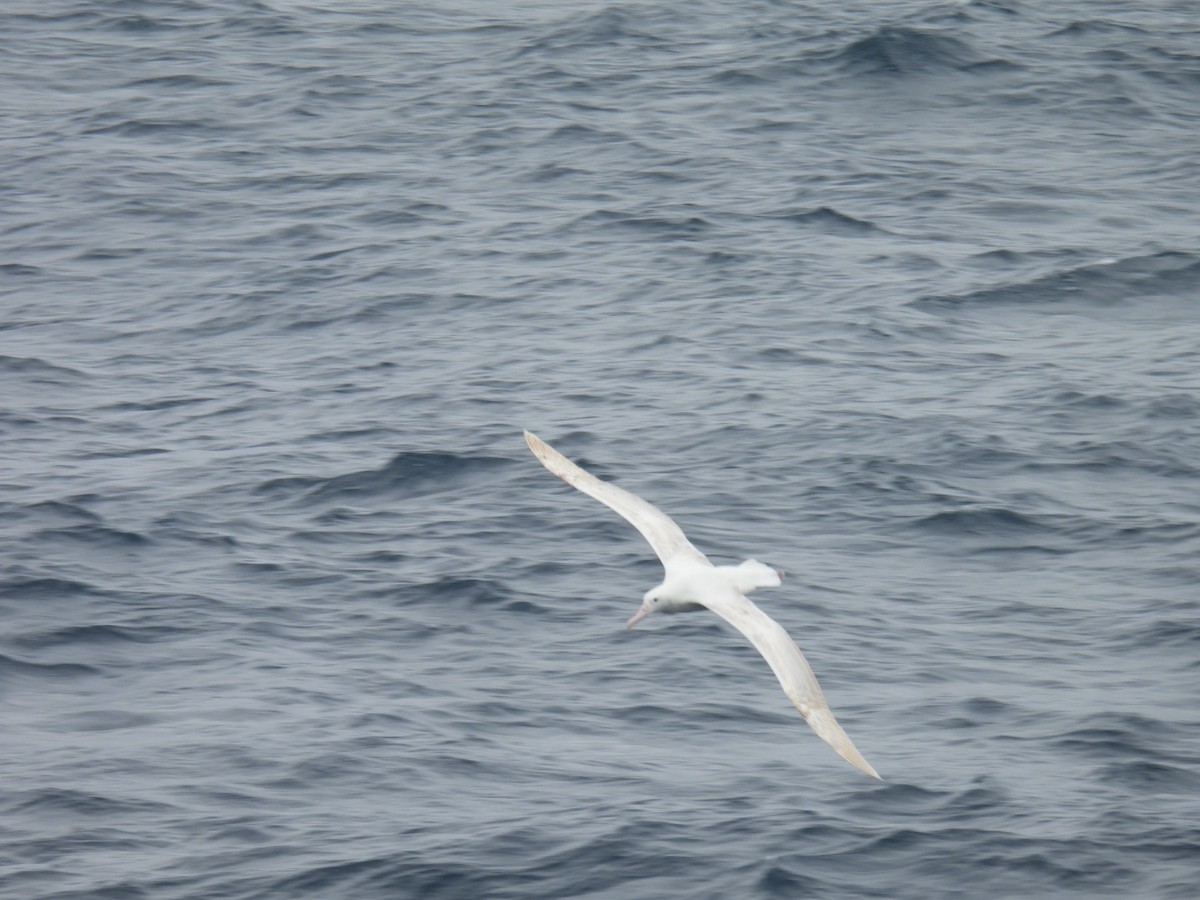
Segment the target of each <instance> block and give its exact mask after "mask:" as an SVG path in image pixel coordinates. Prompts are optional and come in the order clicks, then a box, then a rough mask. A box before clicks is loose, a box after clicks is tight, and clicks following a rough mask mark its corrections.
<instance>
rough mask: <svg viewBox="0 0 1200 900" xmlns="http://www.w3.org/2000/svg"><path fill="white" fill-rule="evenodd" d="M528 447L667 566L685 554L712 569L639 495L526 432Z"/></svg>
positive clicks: (671, 525) (542, 461)
mask: <svg viewBox="0 0 1200 900" xmlns="http://www.w3.org/2000/svg"><path fill="white" fill-rule="evenodd" d="M525 443H527V444H528V445H529V449H530V450H532V451H533V455H534V456H536V457H537V458H538V459H539V460H541V463H542V465H543V466H545V467H546V468H547V469H549V470H550V471H551V472H553V473H554V474H555V475H557V476H558V477H559V478H561V479H562V480H563V481H565V482H566V483H567V484H569V485H571V486H572V487H574V488H578V489H579V490H581V491H583V492H584V493H585V494H587V495H588V496H589V497H594V498H595V499H597V500H599V501H600V502H601V503H603V504H604V505H605V506H607V507H608V508H609V509H612V510H615V511H616V512H618V513H620V514H621V515H622V516H624V517H625V519H627V520H628V521H629V524H631V525H632V526H633V527H634V528H636V529H637V530H638V531H640V532H641V533H642V537H644V538H645V539H646V540H647V541H649V542H650V546H651V547H653V548H654V552H655V553H657V554H658V558H659V559H661V560H662V562H663V565H664V566H665V565H666V564H667V562H668V560H671V559H672V558H675V557H678V556H679V555H680V554H684V556H685V557H687V558H691V559H693V560H695V561H699V562H703V563H704V564H706V565H711V563H709V561H708V558H707V557H705V555H704V554H703V553H701V552H700V551H699V550H697V549H696V548H695V547H693V546H692V543H691V541H689V540H688V539H687V537H686V536H685V535H684V533H683V531H682V530H681V529H680V527H679V526H678V525H676V524H675V523H674V522H673V521H672V520H671V519H670V517H669V516H667V515H666V513H664V512H663V511H662V510H660V509H658V507H656V506H652V505H651V504H649V503H647V502H646V501H645V500H643V499H642V498H641V497H639V496H637V495H636V494H631V493H630V492H629V491H627V490H625V489H624V488H619V487H617V486H616V485H615V484H610V483H609V482H607V481H601V480H600V479H599V478H597V477H596V476H595V475H593V474H591V473H590V472H586V471H584V470H583V469H581V468H579V466H577V465H575V463H573V462H571V461H570V460H569V459H567V458H566V457H565V456H563V455H562V454H561V453H559V452H558V451H557V450H555V449H554V448H553V447H551V446H550V445H549V444H547V443H546V442H545V441H543V440H542V439H541V438H539V437H538V436H537V435H535V434H531V433H530V432H528V431H526V432H525Z"/></svg>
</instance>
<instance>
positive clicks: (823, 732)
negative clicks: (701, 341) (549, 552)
mask: <svg viewBox="0 0 1200 900" xmlns="http://www.w3.org/2000/svg"><path fill="white" fill-rule="evenodd" d="M525 443H527V444H528V445H529V449H530V450H532V451H533V455H534V456H536V457H537V458H538V459H539V460H540V461H541V463H542V465H543V466H545V467H546V468H547V469H549V470H550V471H551V472H553V473H554V474H555V475H557V476H558V477H559V478H561V479H562V480H563V481H565V482H566V483H567V484H569V485H571V486H572V487H574V488H577V489H578V490H580V491H583V493H585V494H587V495H588V496H590V497H593V498H595V499H596V500H599V501H600V502H601V503H603V504H604V505H605V506H607V507H609V508H610V509H612V510H613V511H614V512H617V513H619V514H620V515H621V516H623V517H624V518H625V519H626V520H628V522H629V524H630V525H632V526H633V527H634V528H636V529H637V530H638V531H640V532H641V534H642V537H644V538H645V539H646V540H647V541H648V542H649V543H650V546H651V547H652V548H653V550H654V552H655V553H657V554H658V558H659V559H660V560H661V561H662V564H663V569H664V570H665V576H664V577H663V580H662V583H661V584H659V585H658V586H657V587H653V588H651V589H650V590H648V591H647V592H646V594H645V596H643V597H642V605H641V608H639V609H638V611H637V612H636V613H635V614H634V616H633V618H631V619H630V620H629V622H628V623H627V625H626V627H627V628H632V627H633V626H634V625H636V624H637V623H638V622H640V621H641V620H642V619H644V618H646V616H648V615H650V614H651V613H654V612H668V613H669V612H688V611H691V610H697V609H709V610H711V611H712V612H715V613H716V614H717V615H718V616H720V617H721V618H722V619H724V620H725V621H726V622H728V623H729V624H730V625H732V626H733V627H734V628H736V629H737V630H738V631H740V632H741V633H742V634H744V635H745V636H746V637H747V638H748V639H749V640H750V643H751V644H753V645H754V647H755V649H757V650H758V652H759V653H761V654H762V656H763V659H765V660H766V661H767V664H768V665H769V666H770V667H771V671H772V672H774V673H775V677H776V678H778V679H779V683H780V685H782V686H783V692H784V693H785V694H787V696H788V699H789V700H791V701H792V704H793V705H794V706H795V707H796V709H798V710H799V711H800V715H802V716H804V719H805V721H807V722H808V724H809V726H810V727H811V728H812V730H813V731H815V732H816V733H817V736H818V737H819V738H820V739H821V740H823V741H824V742H825V743H827V744H828V745H829V746H830V747H832V748H833V749H834V750H836V751H837V753H838V755H839V756H841V757H842V759H844V760H846V762H848V763H850V765H852V766H854V767H855V768H857V769H860V770H861V771H863V772H866V773H867V774H868V775H870V776H871V777H873V778H879V773H878V772H876V771H875V770H874V769H873V768H872V767H871V764H870V763H868V762H867V761H866V759H864V758H863V755H862V754H861V753H859V752H858V748H856V747H855V746H854V744H853V743H852V742H851V740H850V738H849V737H848V736H847V735H846V732H844V731H843V730H842V726H840V725H839V724H838V722H837V719H835V718H834V717H833V712H832V711H831V710H830V709H829V704H828V703H827V702H826V700H825V694H824V693H823V692H822V691H821V686H820V685H819V684H817V678H816V676H815V675H814V674H813V670H812V668H811V667H810V666H809V664H808V660H806V659H805V658H804V654H803V653H801V652H800V648H799V647H797V646H796V643H795V641H793V640H792V639H791V638H790V637H789V636H788V633H787V632H786V631H784V629H783V626H781V625H780V624H779V623H778V622H776V621H775V620H774V619H772V618H771V617H770V616H768V615H767V614H766V613H764V612H763V611H762V610H761V609H759V608H758V607H757V606H755V605H754V604H753V603H751V602H750V601H749V600H748V599H747V598H746V595H747V594H748V593H750V592H751V591H752V590H754V589H755V588H760V587H777V586H778V585H779V584H780V583H781V579H782V575H783V573H782V572H779V571H777V570H775V569H772V568H771V567H770V566H766V565H763V564H762V563H760V562H758V560H754V559H748V560H746V561H745V562H743V563H741V564H740V565H737V566H714V565H713V564H712V563H711V562H709V561H708V557H706V556H705V555H704V554H703V553H701V552H700V551H699V550H697V549H696V548H695V547H693V546H692V543H691V541H689V540H688V539H687V537H686V536H685V535H684V533H683V531H682V530H681V529H680V527H679V526H678V525H676V524H675V522H674V521H672V520H671V518H670V517H668V516H667V515H666V514H664V513H663V512H662V511H661V510H659V509H658V508H657V507H656V506H652V505H651V504H649V503H647V502H646V501H645V500H643V499H642V498H641V497H639V496H637V495H636V494H632V493H630V492H629V491H627V490H625V489H624V488H620V487H617V486H616V485H615V484H611V483H610V482H607V481H602V480H601V479H599V478H597V477H596V476H595V475H592V474H591V473H590V472H587V471H585V470H583V469H581V468H580V467H579V466H577V465H575V463H573V462H571V461H570V460H569V459H567V458H566V457H565V456H563V455H562V454H561V453H559V452H558V451H557V450H555V449H554V448H553V447H551V446H550V445H549V444H547V443H546V442H545V441H543V440H541V439H540V438H538V437H537V435H534V434H532V433H530V432H528V431H526V432H525ZM880 780H881V781H882V779H880Z"/></svg>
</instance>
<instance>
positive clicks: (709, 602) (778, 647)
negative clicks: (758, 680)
mask: <svg viewBox="0 0 1200 900" xmlns="http://www.w3.org/2000/svg"><path fill="white" fill-rule="evenodd" d="M702 602H703V603H704V605H705V606H707V607H708V608H709V609H711V610H712V611H713V612H715V613H716V614H717V615H718V616H720V617H721V618H722V619H724V620H725V621H726V622H728V623H729V624H730V625H732V626H733V627H734V628H736V629H737V630H738V631H740V632H741V633H742V634H744V635H745V636H746V637H747V638H749V640H750V643H752V644H753V645H754V646H755V648H756V649H757V650H758V652H759V653H761V654H762V656H763V659H765V660H766V661H767V663H768V665H770V667H771V671H772V672H774V673H775V677H776V678H778V679H779V683H780V685H782V686H783V690H784V693H786V694H787V695H788V698H789V699H790V700H791V701H792V703H793V704H794V705H795V707H796V709H798V710H800V715H802V716H804V718H805V720H806V721H807V722H808V724H809V726H810V727H811V728H812V730H813V731H815V732H816V733H817V736H818V737H819V738H820V739H821V740H823V741H824V742H825V743H827V744H828V745H829V746H830V747H832V748H833V749H834V750H836V751H837V752H838V755H839V756H841V757H842V759H844V760H846V762H848V763H850V765H852V766H854V767H856V768H858V769H860V770H862V771H863V772H866V773H867V774H868V775H870V776H872V777H873V778H879V773H878V772H876V771H875V769H873V768H872V767H871V764H870V763H869V762H867V761H866V759H864V758H863V755H862V754H861V753H859V752H858V748H857V747H855V746H854V744H853V742H852V741H851V740H850V738H849V737H848V736H847V734H846V732H844V731H843V730H842V726H841V725H839V724H838V722H837V719H835V718H834V717H833V711H832V710H830V708H829V704H828V703H827V702H826V700H825V694H824V693H823V692H822V691H821V686H820V685H819V684H817V676H816V675H814V674H813V670H812V667H810V666H809V664H808V660H806V659H805V658H804V654H803V653H801V652H800V648H799V647H797V646H796V642H795V641H793V640H792V639H791V637H790V636H789V635H788V633H787V632H786V631H784V629H783V626H782V625H780V624H779V623H778V622H776V621H775V620H774V619H772V618H771V617H770V616H768V615H767V614H766V613H765V612H763V611H762V610H761V609H759V608H758V607H757V606H755V605H754V604H753V603H752V602H751V601H750V600H748V599H747V598H746V597H743V596H742V595H740V594H738V593H736V592H734V591H733V590H730V591H728V592H725V591H720V592H714V593H713V594H712V596H710V597H705V598H704V599H703V601H702ZM880 780H881V781H882V779H880Z"/></svg>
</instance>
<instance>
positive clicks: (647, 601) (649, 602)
mask: <svg viewBox="0 0 1200 900" xmlns="http://www.w3.org/2000/svg"><path fill="white" fill-rule="evenodd" d="M665 602H666V598H665V597H664V596H663V594H662V585H661V584H660V585H659V586H658V587H656V588H651V589H650V590H648V591H646V594H645V596H643V597H642V605H641V607H640V608H639V609H638V611H637V612H636V613H634V614H633V618H632V619H630V620H629V621H628V622H626V623H625V627H626V628H632V627H633V626H634V625H636V624H637V623H638V622H640V621H642V619H644V618H646V616H648V615H650V613H652V612H654V611H655V610H657V609H661V608H662V607H663V604H664V603H665Z"/></svg>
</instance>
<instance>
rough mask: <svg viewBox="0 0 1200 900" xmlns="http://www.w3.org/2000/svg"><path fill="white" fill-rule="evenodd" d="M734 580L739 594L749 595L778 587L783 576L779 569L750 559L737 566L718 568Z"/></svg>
mask: <svg viewBox="0 0 1200 900" xmlns="http://www.w3.org/2000/svg"><path fill="white" fill-rule="evenodd" d="M717 569H719V570H720V571H722V572H724V573H725V574H726V575H728V576H729V577H730V578H731V579H732V580H733V585H734V587H736V588H737V590H738V593H739V594H748V593H750V592H751V591H752V590H754V589H755V588H760V587H778V586H779V584H780V581H781V577H780V576H782V575H783V573H782V572H780V571H778V570H777V569H772V568H771V567H770V566H766V565H763V564H762V563H760V562H759V561H758V560H757V559H748V560H746V561H745V562H744V563H742V564H741V565H737V566H717Z"/></svg>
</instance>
